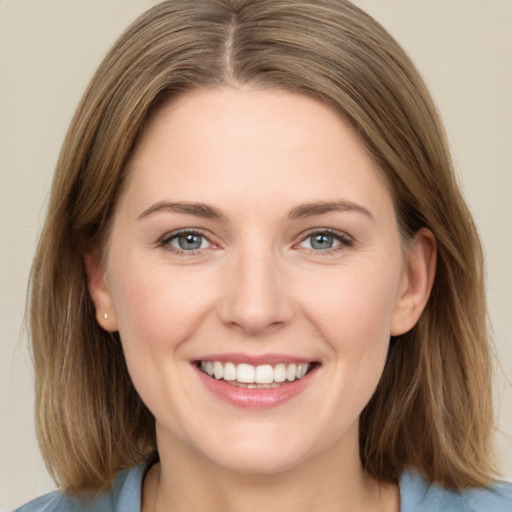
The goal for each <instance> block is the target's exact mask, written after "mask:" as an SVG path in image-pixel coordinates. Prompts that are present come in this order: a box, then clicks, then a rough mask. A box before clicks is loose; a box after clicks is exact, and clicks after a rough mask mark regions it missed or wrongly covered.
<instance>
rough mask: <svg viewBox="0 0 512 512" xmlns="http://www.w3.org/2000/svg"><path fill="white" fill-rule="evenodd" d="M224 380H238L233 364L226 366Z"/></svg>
mask: <svg viewBox="0 0 512 512" xmlns="http://www.w3.org/2000/svg"><path fill="white" fill-rule="evenodd" d="M224 380H236V366H235V365H234V364H233V363H226V364H225V365H224Z"/></svg>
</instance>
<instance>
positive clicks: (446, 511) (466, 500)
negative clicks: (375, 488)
mask: <svg viewBox="0 0 512 512" xmlns="http://www.w3.org/2000/svg"><path fill="white" fill-rule="evenodd" d="M400 498H401V503H402V505H401V512H414V511H417V510H422V511H424V512H434V511H438V510H442V511H443V512H512V484H509V483H505V482H498V483H495V484H494V485H492V486H491V487H486V488H478V489H467V490H459V491H457V490H450V489H444V488H443V487H441V486H439V485H436V484H434V485H429V484H428V483H427V482H426V481H425V480H424V479H423V478H422V477H421V476H420V475H419V474H418V473H415V472H406V473H404V474H403V475H402V476H401V478H400Z"/></svg>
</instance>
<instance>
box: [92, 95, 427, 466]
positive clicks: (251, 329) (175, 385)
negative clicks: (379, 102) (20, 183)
mask: <svg viewBox="0 0 512 512" xmlns="http://www.w3.org/2000/svg"><path fill="white" fill-rule="evenodd" d="M130 169H131V170H130V172H131V174H130V177H129V180H128V184H127V188H126V190H125V192H124V194H123V196H122V197H121V199H120V202H119V204H118V205H117V209H116V213H115V219H114V224H113V230H112V234H111V238H110V240H109V242H108V247H107V251H106V258H105V265H104V269H102V270H101V272H103V271H104V274H101V279H97V280H96V281H95V282H99V283H100V284H98V285H97V287H96V288H95V287H94V286H92V287H91V288H92V289H91V293H92V294H93V297H94V298H95V303H96V304H99V303H101V304H102V305H103V306H105V307H106V308H111V310H112V315H109V316H110V317H111V318H110V319H109V320H108V321H104V322H103V324H102V325H104V327H105V328H109V329H118V330H119V332H120V335H121V339H122V344H123V349H124V351H125V355H126V360H127V364H128V368H129V371H130V374H131V377H132V379H133V382H134V384H135V386H136V388H137V390H138V392H139V394H140V395H141V397H142V399H143V400H144V401H145V403H146V404H147V406H148V407H149V409H150V410H151V411H152V413H153V414H154V415H155V418H156V422H157V435H158V443H159V447H160V451H161V453H167V454H172V453H174V454H175V456H176V457H178V459H179V457H180V456H183V457H185V458H186V457H188V458H189V459H188V460H189V461H190V460H196V461H203V464H204V461H206V460H207V461H209V462H211V463H213V465H214V466H216V467H221V468H225V469H227V470H230V471H235V472H246V473H255V474H257V473H260V474H268V473H277V472H283V471H293V470H294V469H295V468H298V467H300V466H301V465H304V464H320V463H321V464H326V463H327V464H329V463H330V462H333V461H339V460H344V461H346V462H345V463H346V465H347V467H355V468H358V469H360V468H359V459H358V455H357V453H358V433H357V431H358V428H357V425H358V419H359V415H360V413H361V411H362V409H363V408H364V406H365V405H366V403H367V402H368V400H369V399H370V397H371V395H372V394H373V392H374V390H375V387H376V386H377V383H378V381H379V378H380V375H381V373H382V370H383V366H384V363H385V359H386V353H387V349H388V344H389V338H390V334H400V333H401V332H405V331H406V330H408V329H410V328H411V327H412V325H413V324H414V322H415V321H416V319H417V317H418V316H419V314H420V310H421V304H420V305H419V306H418V304H419V303H421V300H416V299H414V297H413V298H411V297H412V296H413V292H414V291H415V290H416V288H418V289H419V288H421V286H418V287H416V288H415V289H414V290H412V291H411V290H410V288H411V286H410V285H411V279H410V275H409V274H408V272H407V270H406V265H404V264H403V259H402V248H401V245H400V236H399V233H398V230H397V223H396V217H395V213H394V209H393V203H392V199H391V196H390V194H389V192H388V190H387V188H386V185H385V183H384V180H383V178H382V176H381V174H380V171H379V169H378V167H377V166H376V164H375V163H374V162H373V160H372V159H371V158H370V156H369V155H368V154H367V152H366V151H365V149H364V147H363V145H362V144H361V142H360V141H359V140H358V138H357V136H356V135H355V133H354V131H353V130H352V129H351V127H350V126H349V125H348V124H347V123H345V122H344V121H343V120H342V119H340V118H339V117H338V116H337V115H336V114H335V113H333V112H332V111H331V110H330V109H328V108H327V107H325V106H323V105H322V104H320V103H318V102H316V101H314V100H312V99H309V98H307V97H304V96H301V95H295V94H292V93H288V92H280V91H258V90H253V89H247V88H245V89H244V88H241V89H238V88H223V89H220V90H219V89H216V90H200V91H195V92H193V93H190V94H188V95H185V96H182V97H180V98H179V99H177V100H176V101H174V102H173V103H171V104H170V105H168V106H166V107H165V108H164V109H163V110H162V111H161V112H159V114H158V115H157V117H156V118H155V119H154V121H153V122H152V123H151V125H150V127H149V129H148V130H147V132H146V133H145V134H144V137H143V140H142V143H141V144H140V146H139V148H138V150H137V152H136V154H135V156H134V159H133V160H132V162H131V166H130ZM160 201H169V202H188V203H204V204H207V205H211V206H212V207H213V208H215V209H218V210H220V211H221V212H222V214H223V216H224V218H223V219H216V218H203V217H201V216H198V215H194V214H190V213H180V212H176V211H168V210H165V209H164V210H160V211H157V212H154V213H152V214H149V215H147V216H145V217H143V218H138V217H139V216H140V214H141V212H144V211H145V210H147V209H148V208H150V207H151V206H152V205H154V204H156V203H158V202H160ZM330 201H349V202H351V203H354V204H356V205H360V206H361V207H363V208H365V209H367V210H368V211H369V213H370V214H371V216H370V215H365V214H363V213H361V212H359V211H353V210H351V211H331V212H327V213H324V214H319V215H314V216H309V217H304V218H299V219H290V218H289V213H290V211H291V210H293V209H294V208H296V207H297V206H298V205H301V204H303V203H311V202H315V203H317V202H330ZM183 229H189V230H193V231H195V232H197V233H199V234H200V235H201V237H202V238H201V239H200V240H201V241H202V243H201V248H200V249H198V250H191V251H189V252H187V251H186V250H183V249H181V248H180V245H179V239H178V238H177V237H176V236H174V238H173V233H174V232H176V231H178V230H183ZM326 230H329V236H330V235H331V234H332V232H334V233H335V234H339V235H340V236H339V237H338V238H336V236H337V235H336V236H335V238H334V239H333V240H334V241H333V247H332V249H328V250H322V249H318V248H316V247H317V246H316V245H315V246H314V247H313V246H312V245H311V244H312V240H313V242H314V239H311V238H310V237H311V233H323V232H326ZM162 240H164V242H165V243H162ZM347 240H348V241H350V243H347ZM182 241H183V240H182ZM328 241H329V240H328ZM421 279H422V278H421V276H420V277H419V278H417V279H416V278H415V279H414V281H415V282H418V281H419V282H423V281H421ZM424 281H425V279H424ZM101 283H103V284H101ZM416 291H417V290H416ZM418 293H419V292H418ZM413 302H414V304H415V306H414V304H413V305H411V304H412V303H413ZM107 322H108V323H107ZM225 352H237V353H246V354H249V355H261V354H266V353H279V354H288V355H291V356H297V357H301V358H306V359H308V360H311V361H317V362H319V363H320V365H321V366H320V367H319V368H318V370H317V372H316V375H315V376H314V378H312V379H311V381H310V383H309V384H308V386H307V387H306V388H305V389H304V391H302V392H301V393H300V394H299V395H298V396H296V397H294V398H293V399H291V400H289V401H287V402H285V403H283V404H281V405H279V406H278V407H276V408H270V409H265V410H246V409H240V408H236V407H233V406H232V405H229V404H227V403H225V402H223V401H222V400H219V399H218V398H217V397H215V396H214V395H212V393H210V392H209V391H208V390H206V389H205V387H204V385H203V384H202V383H201V382H200V379H198V378H197V375H196V373H197V370H196V369H195V368H194V367H193V365H192V364H191V361H194V360H196V359H197V358H198V357H200V356H205V355H207V354H212V353H215V354H218V353H225ZM179 454H181V455H179ZM320 461H321V462H320Z"/></svg>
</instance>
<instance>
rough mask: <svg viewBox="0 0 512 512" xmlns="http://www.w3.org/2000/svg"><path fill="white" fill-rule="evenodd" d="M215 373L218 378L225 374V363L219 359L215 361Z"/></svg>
mask: <svg viewBox="0 0 512 512" xmlns="http://www.w3.org/2000/svg"><path fill="white" fill-rule="evenodd" d="M213 375H215V378H216V379H217V380H219V379H222V377H223V376H224V365H223V364H222V363H219V361H215V362H214V363H213Z"/></svg>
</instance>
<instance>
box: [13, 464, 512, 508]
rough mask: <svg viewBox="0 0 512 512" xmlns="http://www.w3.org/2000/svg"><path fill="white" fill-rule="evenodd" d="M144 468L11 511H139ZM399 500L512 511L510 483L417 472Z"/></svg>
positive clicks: (406, 479) (404, 482)
mask: <svg viewBox="0 0 512 512" xmlns="http://www.w3.org/2000/svg"><path fill="white" fill-rule="evenodd" d="M144 468H145V465H144V464H139V465H138V466H135V467H134V468H132V469H130V470H124V471H121V472H120V473H119V474H118V476H117V478H116V481H115V483H114V487H113V489H112V490H111V491H110V492H108V493H103V494H100V495H98V496H95V497H90V498H89V499H88V500H87V501H80V500H79V499H78V498H77V497H75V496H68V495H65V494H63V493H62V492H61V491H55V492H52V493H50V494H46V495H45V496H41V497H40V498H36V499H35V500H33V501H31V502H30V503H27V504H26V505H24V506H22V507H19V508H17V509H16V510H15V511H14V512H140V503H141V488H142V479H143V476H144ZM400 500H401V505H400V512H512V484H509V483H497V484H495V485H493V486H492V487H490V488H488V489H471V490H464V491H449V490H446V489H443V488H442V487H439V486H437V485H428V484H427V483H426V482H425V480H423V478H422V477H420V476H419V475H418V474H417V473H414V472H406V473H404V474H403V475H402V477H401V478H400ZM312 506H314V503H312Z"/></svg>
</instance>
